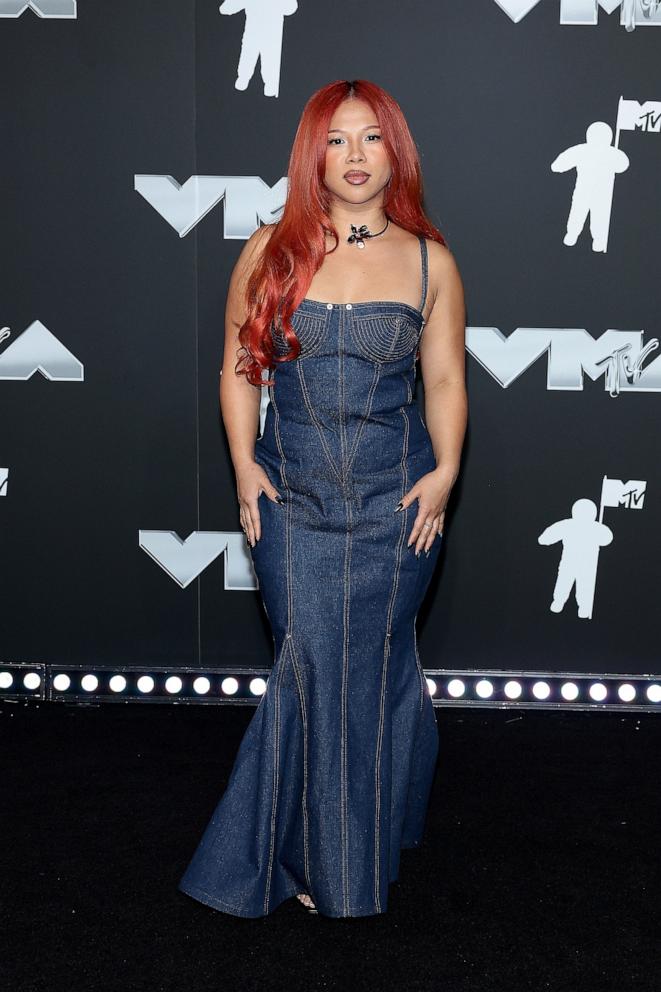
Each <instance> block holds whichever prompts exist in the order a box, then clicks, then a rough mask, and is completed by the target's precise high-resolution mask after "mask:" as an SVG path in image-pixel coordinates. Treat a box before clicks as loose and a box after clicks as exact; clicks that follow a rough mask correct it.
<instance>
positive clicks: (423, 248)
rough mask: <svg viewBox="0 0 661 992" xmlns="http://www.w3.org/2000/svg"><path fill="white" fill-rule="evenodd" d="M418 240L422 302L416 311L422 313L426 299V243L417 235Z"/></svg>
mask: <svg viewBox="0 0 661 992" xmlns="http://www.w3.org/2000/svg"><path fill="white" fill-rule="evenodd" d="M418 240H419V241H420V254H421V256H422V300H421V302H420V306H419V307H418V309H419V310H420V311H423V310H424V309H425V300H426V299H427V242H426V241H425V239H424V237H422V235H418Z"/></svg>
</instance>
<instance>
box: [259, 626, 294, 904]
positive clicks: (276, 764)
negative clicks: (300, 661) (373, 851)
mask: <svg viewBox="0 0 661 992" xmlns="http://www.w3.org/2000/svg"><path fill="white" fill-rule="evenodd" d="M287 647H288V643H287V641H285V645H284V647H283V649H282V652H281V654H280V667H279V669H278V673H277V679H276V683H275V701H274V708H275V715H274V720H275V744H274V748H273V798H272V800H271V840H270V845H269V863H268V868H267V871H266V888H265V890H264V913H268V911H269V899H270V895H271V875H272V872H273V857H274V853H275V826H276V819H277V807H278V788H279V784H280V687H281V685H282V679H283V673H284V671H285V659H286V657H287ZM267 691H268V687H267Z"/></svg>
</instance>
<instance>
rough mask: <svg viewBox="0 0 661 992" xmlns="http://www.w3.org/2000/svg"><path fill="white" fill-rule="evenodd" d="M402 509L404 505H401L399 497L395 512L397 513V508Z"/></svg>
mask: <svg viewBox="0 0 661 992" xmlns="http://www.w3.org/2000/svg"><path fill="white" fill-rule="evenodd" d="M403 509H404V507H403V505H402V501H401V499H400V501H399V503H398V504H397V506H396V507H395V513H397V512H398V511H399V510H403Z"/></svg>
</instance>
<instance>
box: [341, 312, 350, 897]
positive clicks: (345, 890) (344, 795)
mask: <svg viewBox="0 0 661 992" xmlns="http://www.w3.org/2000/svg"><path fill="white" fill-rule="evenodd" d="M344 331H345V323H344V311H342V310H341V311H340V316H339V335H340V348H339V352H340V356H339V357H340V380H343V376H344ZM341 384H342V385H343V383H341ZM343 396H344V393H343V391H342V390H341V397H342V399H343ZM343 429H344V409H343V407H342V405H340V444H341V446H342V433H343ZM342 450H344V448H343V447H342ZM344 505H345V512H346V518H347V535H346V543H345V551H344V602H343V631H342V693H341V697H342V698H341V709H342V718H341V732H340V766H341V776H340V777H341V796H340V814H341V832H342V899H343V912H344V913H346V914H348V913H349V904H350V900H349V864H348V810H347V806H348V786H347V751H348V742H347V734H348V728H347V697H348V664H349V608H350V581H351V571H350V562H351V548H352V531H351V525H352V519H351V500H350V499H349V498H348V496H347V494H346V492H345V501H344Z"/></svg>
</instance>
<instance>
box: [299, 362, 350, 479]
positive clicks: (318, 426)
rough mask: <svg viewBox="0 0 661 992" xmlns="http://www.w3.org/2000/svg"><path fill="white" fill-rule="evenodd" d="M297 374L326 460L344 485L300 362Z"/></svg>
mask: <svg viewBox="0 0 661 992" xmlns="http://www.w3.org/2000/svg"><path fill="white" fill-rule="evenodd" d="M296 372H297V374H298V379H299V382H300V384H301V391H302V393H303V399H304V401H305V405H306V407H307V411H308V413H309V414H310V419H311V420H312V423H313V424H314V426H315V427H316V429H317V433H318V435H319V440H320V441H321V445H322V447H323V449H324V454H325V455H326V458H327V460H328V464H329V465H330V467H331V469H332V470H333V472H334V474H335V476H336V478H337V481H338V482H339V483H340V485H342V483H343V479H342V474H341V472H340V471H339V470H338V468H337V465H336V464H335V459H334V458H333V454H332V452H331V450H330V448H329V447H328V443H327V441H326V438H325V437H324V431H323V427H322V426H321V424H320V423H319V420H318V419H317V415H316V414H315V412H314V407H313V406H312V401H311V400H310V394H309V392H308V387H307V383H306V381H305V376H304V375H303V369H302V367H301V364H300V362H296Z"/></svg>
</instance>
